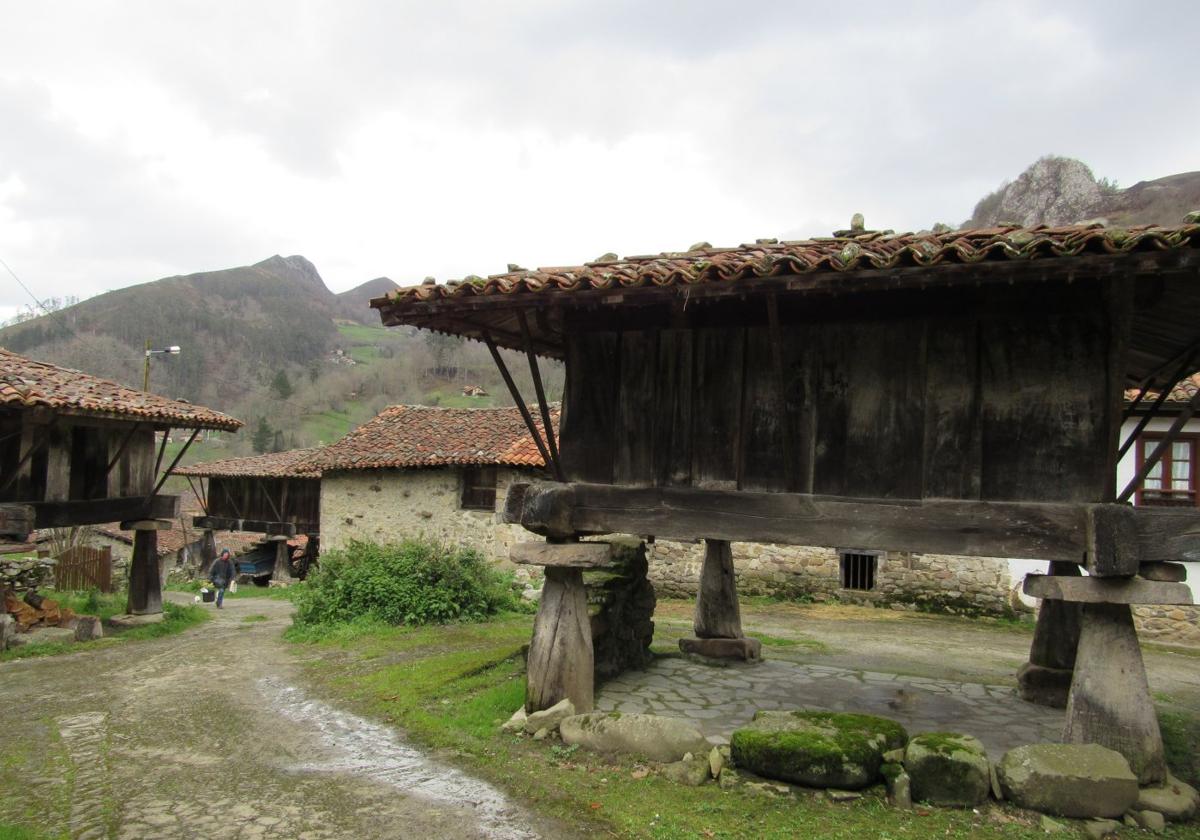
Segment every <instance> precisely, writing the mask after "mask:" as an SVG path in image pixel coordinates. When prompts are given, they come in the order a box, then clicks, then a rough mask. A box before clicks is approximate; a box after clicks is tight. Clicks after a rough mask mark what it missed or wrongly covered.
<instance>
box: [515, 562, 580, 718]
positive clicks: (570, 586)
mask: <svg viewBox="0 0 1200 840" xmlns="http://www.w3.org/2000/svg"><path fill="white" fill-rule="evenodd" d="M594 667H595V666H594V654H593V651H592V624H591V619H590V618H589V617H588V610H587V591H586V590H585V589H584V587H583V572H582V571H580V570H579V569H572V568H555V567H553V566H550V567H547V568H546V578H545V583H544V584H543V586H542V597H541V601H540V602H539V605H538V614H537V618H536V619H534V622H533V639H532V641H530V643H529V661H528V666H527V668H526V682H525V711H526V712H531V713H532V712H537V711H541V710H542V709H548V708H550V707H551V706H553V705H554V704H555V703H557V702H559V701H560V700H563V699H564V698H565V699H569V700H570V701H571V703H572V704H574V706H575V711H576V712H578V713H580V714H582V713H583V712H590V711H591V710H592V706H593V704H594V695H593V692H594V679H595V678H594V675H593V671H594Z"/></svg>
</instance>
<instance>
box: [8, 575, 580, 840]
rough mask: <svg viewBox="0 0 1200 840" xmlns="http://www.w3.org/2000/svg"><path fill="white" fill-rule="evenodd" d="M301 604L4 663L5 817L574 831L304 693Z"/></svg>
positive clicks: (251, 603)
mask: <svg viewBox="0 0 1200 840" xmlns="http://www.w3.org/2000/svg"><path fill="white" fill-rule="evenodd" d="M290 612H291V605H290V604H289V603H287V602H284V601H275V600H270V599H266V598H254V599H234V600H231V601H228V602H226V608H225V609H224V610H222V611H220V612H219V613H215V620H214V621H212V622H209V623H207V624H204V625H201V626H200V627H198V628H195V629H193V630H190V631H188V632H186V633H184V634H182V635H179V636H173V637H168V638H164V639H160V640H156V641H151V642H138V643H131V644H129V645H122V646H117V647H113V648H108V649H104V650H96V651H91V652H88V653H83V654H74V655H67V656H57V657H49V658H45V659H27V660H20V661H15V662H8V663H3V664H0V712H2V714H0V718H2V719H3V742H2V743H0V823H4V822H16V823H22V824H27V825H32V826H36V827H40V828H42V829H44V830H46V831H47V832H48V833H58V832H62V833H66V834H68V835H69V836H71V837H72V838H101V837H111V838H129V840H135V839H136V840H143V839H144V838H153V837H171V838H192V837H194V838H212V837H222V838H246V840H256V838H263V839H264V840H265V838H299V839H300V840H334V838H355V840H362V838H422V840H432V838H451V837H453V838H460V837H461V838H475V837H489V838H532V837H538V836H540V837H554V836H559V835H560V832H559V831H558V830H557V829H556V828H555V827H554V826H552V825H549V824H546V823H544V822H539V821H538V819H537V818H536V817H534V816H533V815H531V814H529V813H528V812H526V811H525V810H523V809H521V808H518V807H516V806H514V805H513V803H511V802H510V801H508V800H507V799H505V797H504V796H503V795H502V794H500V793H499V792H498V791H496V790H495V789H494V788H492V787H490V786H489V785H487V784H485V783H483V782H480V781H478V780H475V779H472V778H470V777H469V776H467V775H465V774H463V773H461V772H460V771H457V770H454V769H452V768H448V767H446V766H443V765H441V764H439V763H437V762H434V761H430V760H429V759H428V758H427V757H426V756H425V755H424V754H422V753H421V752H419V751H417V750H415V749H413V748H412V747H410V746H409V745H407V744H406V743H404V741H403V740H402V739H401V738H400V737H399V736H398V735H397V734H396V733H395V731H394V730H392V729H389V728H386V727H382V726H379V725H377V724H374V723H371V722H369V721H366V720H364V719H362V718H359V717H356V716H354V715H352V714H349V713H347V712H344V711H341V710H339V709H337V708H334V707H332V706H330V705H327V704H325V703H323V702H321V701H319V700H317V699H314V698H312V697H309V696H307V695H306V694H305V692H304V689H303V683H302V681H301V677H300V668H299V665H298V664H297V663H296V660H295V654H294V652H293V651H292V650H290V649H289V648H288V647H287V646H286V645H285V643H284V642H283V641H282V640H281V639H280V634H281V633H282V631H283V629H284V628H285V627H286V626H287V625H288V623H289V622H290ZM252 615H253V616H265V618H266V620H261V619H260V620H255V621H253V622H245V621H243V619H245V618H246V617H248V616H252Z"/></svg>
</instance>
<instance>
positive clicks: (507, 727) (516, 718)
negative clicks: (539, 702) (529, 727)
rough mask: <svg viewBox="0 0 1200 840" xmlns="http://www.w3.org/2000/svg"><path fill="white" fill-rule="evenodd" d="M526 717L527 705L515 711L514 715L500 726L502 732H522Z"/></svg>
mask: <svg viewBox="0 0 1200 840" xmlns="http://www.w3.org/2000/svg"><path fill="white" fill-rule="evenodd" d="M525 718H526V715H525V707H524V706H522V707H521V708H519V709H517V710H516V711H515V712H513V715H512V717H510V718H509V719H508V720H507V721H505V722H504V723H503V724H502V725H501V726H500V730H501V731H502V732H520V731H521V730H523V729H524V728H525Z"/></svg>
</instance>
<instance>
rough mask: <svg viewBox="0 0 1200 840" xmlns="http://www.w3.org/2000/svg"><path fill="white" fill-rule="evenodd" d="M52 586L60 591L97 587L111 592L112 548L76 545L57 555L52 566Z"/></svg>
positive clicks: (102, 590) (76, 590)
mask: <svg viewBox="0 0 1200 840" xmlns="http://www.w3.org/2000/svg"><path fill="white" fill-rule="evenodd" d="M54 588H55V589H57V590H58V591H60V592H78V591H82V590H85V589H99V590H100V591H101V592H112V591H113V582H112V548H110V547H109V546H105V547H104V548H91V547H89V546H82V545H81V546H76V547H74V548H68V549H67V550H66V551H64V552H63V553H62V554H60V555H58V562H57V563H56V564H55V567H54Z"/></svg>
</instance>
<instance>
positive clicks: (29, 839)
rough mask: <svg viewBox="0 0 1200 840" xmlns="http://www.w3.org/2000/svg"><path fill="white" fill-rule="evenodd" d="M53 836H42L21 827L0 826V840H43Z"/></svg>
mask: <svg viewBox="0 0 1200 840" xmlns="http://www.w3.org/2000/svg"><path fill="white" fill-rule="evenodd" d="M49 836H52V835H47V834H42V833H40V832H37V831H34V830H33V829H31V828H23V827H21V826H19V825H8V824H0V840H42V838H44V837H49Z"/></svg>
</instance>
